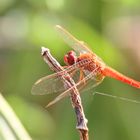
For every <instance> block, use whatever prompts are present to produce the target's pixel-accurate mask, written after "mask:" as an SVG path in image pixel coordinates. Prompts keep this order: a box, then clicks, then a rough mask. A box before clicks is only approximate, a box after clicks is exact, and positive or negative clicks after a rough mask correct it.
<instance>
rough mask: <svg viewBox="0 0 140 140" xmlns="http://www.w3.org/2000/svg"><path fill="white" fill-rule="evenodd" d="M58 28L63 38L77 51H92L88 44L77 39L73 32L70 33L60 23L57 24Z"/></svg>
mask: <svg viewBox="0 0 140 140" xmlns="http://www.w3.org/2000/svg"><path fill="white" fill-rule="evenodd" d="M56 30H57V31H58V32H59V34H60V35H61V37H62V38H63V40H64V41H65V42H66V43H67V44H68V45H69V46H70V47H71V48H72V49H74V50H75V51H76V52H78V53H85V52H86V53H92V51H91V50H90V49H89V48H88V46H87V45H86V44H85V43H84V42H83V41H79V40H78V39H76V38H75V37H74V36H73V35H72V34H70V33H69V32H68V31H67V30H66V29H64V28H63V27H61V26H60V25H56Z"/></svg>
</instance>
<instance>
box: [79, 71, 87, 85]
mask: <svg viewBox="0 0 140 140" xmlns="http://www.w3.org/2000/svg"><path fill="white" fill-rule="evenodd" d="M81 80H84V72H83V68H82V69H80V77H79V82H80V81H81ZM83 83H84V85H85V84H86V81H85V80H84V81H83Z"/></svg>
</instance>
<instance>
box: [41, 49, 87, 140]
mask: <svg viewBox="0 0 140 140" xmlns="http://www.w3.org/2000/svg"><path fill="white" fill-rule="evenodd" d="M42 56H43V58H44V60H45V62H46V63H47V64H48V65H49V67H50V68H51V69H52V70H53V71H55V72H59V71H63V70H64V68H63V67H62V66H61V65H60V64H59V63H58V62H57V60H56V59H55V58H53V56H52V55H51V54H50V51H49V49H47V48H44V47H42ZM61 78H62V80H63V82H64V85H66V88H67V89H68V88H71V87H73V88H72V90H71V92H70V97H71V103H72V107H73V108H74V110H75V113H76V118H77V125H76V129H78V130H79V133H80V140H88V127H87V122H88V121H87V119H86V117H85V114H84V110H83V106H82V103H81V98H80V94H79V92H78V90H77V88H76V86H75V82H74V80H73V79H72V78H71V77H70V75H69V74H68V73H67V72H65V74H64V75H63V76H61Z"/></svg>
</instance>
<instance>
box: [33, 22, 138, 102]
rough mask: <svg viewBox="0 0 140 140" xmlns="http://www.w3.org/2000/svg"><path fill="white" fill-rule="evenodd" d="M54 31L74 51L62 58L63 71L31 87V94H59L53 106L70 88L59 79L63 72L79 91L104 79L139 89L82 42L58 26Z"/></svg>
mask: <svg viewBox="0 0 140 140" xmlns="http://www.w3.org/2000/svg"><path fill="white" fill-rule="evenodd" d="M56 29H57V31H58V33H59V34H60V36H61V37H62V38H63V39H64V41H65V42H66V43H67V44H68V45H69V46H70V47H71V48H72V49H73V50H74V51H69V52H68V53H67V54H66V55H65V56H64V62H65V63H66V65H67V66H65V69H64V70H63V71H60V72H57V73H54V74H52V75H48V76H46V77H43V78H41V79H39V80H38V81H37V82H36V83H35V84H34V85H33V88H32V93H33V94H37V95H44V94H50V93H55V92H56V93H61V94H60V95H59V96H57V97H56V99H55V100H54V101H53V102H52V103H51V104H54V103H55V102H57V101H58V100H60V99H61V98H63V97H65V96H66V95H68V93H70V91H71V89H72V88H70V89H66V87H65V85H64V83H63V82H62V79H61V75H63V74H64V72H65V71H66V72H67V73H69V74H70V76H71V77H72V78H73V79H74V80H75V84H76V86H77V89H79V90H80V89H81V88H83V87H85V86H86V85H88V84H89V83H91V84H92V85H91V84H90V85H91V87H90V88H92V87H95V86H97V85H98V84H100V83H101V82H102V81H103V79H104V78H105V77H111V78H115V79H117V80H119V81H122V82H124V83H127V84H129V85H130V86H133V87H135V88H140V82H138V81H135V80H133V79H131V78H129V77H127V76H125V75H123V74H121V73H119V72H117V71H116V70H114V69H113V68H111V67H109V66H107V65H106V64H105V63H104V62H103V61H102V59H101V58H99V57H98V56H97V55H96V54H95V53H93V52H92V51H91V50H90V49H89V47H88V46H87V45H86V44H85V43H84V42H83V41H79V40H78V39H76V38H75V37H74V36H73V35H71V34H70V33H69V32H68V31H67V30H65V29H64V28H63V27H61V26H59V25H56Z"/></svg>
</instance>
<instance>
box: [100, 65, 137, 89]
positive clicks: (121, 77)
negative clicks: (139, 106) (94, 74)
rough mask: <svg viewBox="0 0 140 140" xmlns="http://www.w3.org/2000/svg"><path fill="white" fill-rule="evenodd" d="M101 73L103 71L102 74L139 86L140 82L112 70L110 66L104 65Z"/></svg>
mask: <svg viewBox="0 0 140 140" xmlns="http://www.w3.org/2000/svg"><path fill="white" fill-rule="evenodd" d="M102 73H103V75H104V76H108V77H112V78H115V79H117V80H119V81H122V82H124V83H127V84H129V85H131V86H133V87H136V88H140V82H139V81H136V80H133V79H131V78H129V77H127V76H125V75H123V74H121V73H119V72H117V71H116V70H114V69H112V68H110V67H105V69H104V70H103V71H102Z"/></svg>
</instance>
